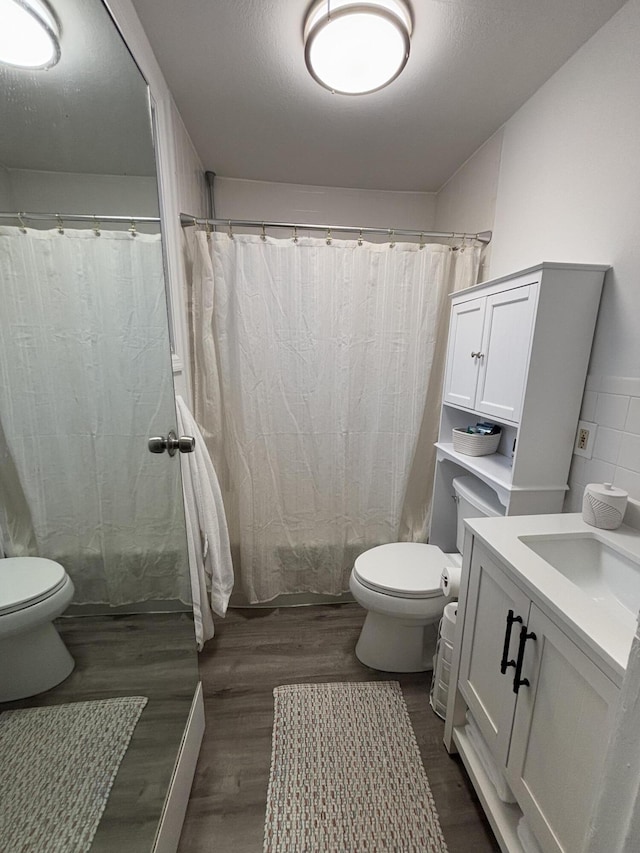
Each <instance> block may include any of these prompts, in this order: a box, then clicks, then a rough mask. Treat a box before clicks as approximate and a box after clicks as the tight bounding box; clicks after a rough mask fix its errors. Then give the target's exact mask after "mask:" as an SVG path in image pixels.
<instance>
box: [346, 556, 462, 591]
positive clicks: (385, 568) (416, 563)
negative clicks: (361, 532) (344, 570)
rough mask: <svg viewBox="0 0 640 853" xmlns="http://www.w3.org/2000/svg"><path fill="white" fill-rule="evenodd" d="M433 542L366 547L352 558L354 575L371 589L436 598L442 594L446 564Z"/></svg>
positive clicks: (448, 561)
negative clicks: (442, 578) (430, 543)
mask: <svg viewBox="0 0 640 853" xmlns="http://www.w3.org/2000/svg"><path fill="white" fill-rule="evenodd" d="M450 562H451V560H450V559H449V558H448V555H446V554H445V553H443V552H442V551H441V550H440V548H438V547H437V546H436V545H425V544H423V543H421V542H392V543H390V544H388V545H378V546H377V547H376V548H370V549H369V550H368V551H365V552H364V554H360V556H359V557H357V558H356V561H355V563H354V567H353V574H354V576H355V578H356V579H357V580H358V581H359V582H360V583H361V584H362V586H365V587H367V588H368V589H370V590H373V591H374V592H378V593H380V594H384V595H389V596H394V597H396V598H417V599H425V598H436V597H438V596H441V595H443V592H442V590H441V589H440V577H441V575H442V570H443V569H444V568H445V566H448V565H449V564H450Z"/></svg>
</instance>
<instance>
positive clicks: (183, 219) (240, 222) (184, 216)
mask: <svg viewBox="0 0 640 853" xmlns="http://www.w3.org/2000/svg"><path fill="white" fill-rule="evenodd" d="M180 224H181V225H182V227H183V228H188V227H189V226H193V225H221V226H225V227H231V228H233V227H234V226H235V227H237V228H287V229H293V228H300V229H301V230H303V231H325V232H331V233H334V232H343V233H344V232H348V233H350V234H354V233H355V234H386V235H387V236H388V237H391V238H393V237H438V238H439V239H442V240H455V239H459V240H477V241H478V242H479V243H490V242H491V236H492V232H491V231H480V232H478V233H477V234H465V233H464V232H461V231H418V230H413V229H409V228H360V226H357V225H303V224H301V223H299V222H263V221H258V220H253V219H204V218H201V217H199V216H190V215H189V214H188V213H181V214H180Z"/></svg>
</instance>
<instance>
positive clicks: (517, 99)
mask: <svg viewBox="0 0 640 853" xmlns="http://www.w3.org/2000/svg"><path fill="white" fill-rule="evenodd" d="M133 2H134V5H135V7H136V9H137V11H138V14H139V16H140V19H141V21H142V23H143V26H144V28H145V30H146V32H147V35H148V37H149V40H150V42H151V44H152V46H153V49H154V51H155V54H156V57H157V59H158V61H159V63H160V66H161V68H162V70H163V72H164V75H165V77H166V79H167V82H168V84H169V87H170V88H171V90H172V92H173V94H174V97H175V100H176V103H177V105H178V108H179V110H180V112H181V114H182V117H183V119H184V121H185V124H186V126H187V129H188V131H189V133H190V135H191V137H192V139H193V141H194V143H195V146H196V148H197V150H198V152H199V154H200V157H201V159H202V161H203V163H204V165H205V168H206V169H211V170H213V171H215V172H216V173H217V174H219V175H223V176H225V177H237V178H251V179H256V180H266V181H285V182H293V183H306V184H318V185H329V186H344V187H362V188H378V189H396V190H401V189H404V190H422V191H435V190H437V189H439V188H440V187H441V186H442V184H443V183H444V182H445V181H446V180H447V179H448V178H449V177H450V176H451V175H452V173H453V172H454V171H455V170H456V169H457V168H458V167H459V166H460V165H461V164H462V163H463V162H464V161H465V160H466V159H467V158H468V157H469V156H470V155H471V154H472V153H473V152H474V151H475V150H476V149H477V148H478V147H479V146H480V145H481V144H482V143H483V142H484V141H485V140H486V139H488V138H489V137H490V136H491V135H492V134H493V133H494V132H495V131H496V130H497V129H498V128H499V127H500V125H501V124H503V123H504V122H505V121H506V119H507V118H509V116H511V115H512V114H513V113H514V112H515V110H517V109H518V107H519V106H521V104H523V103H524V101H526V100H527V98H529V97H530V95H532V94H533V93H534V92H535V91H536V89H538V88H539V87H540V86H541V85H542V83H544V82H545V80H547V79H548V78H549V77H550V76H551V75H552V74H553V73H554V72H555V71H556V70H557V69H558V68H559V67H560V66H561V65H562V64H563V63H564V62H565V61H566V60H567V59H568V58H569V57H570V56H571V55H572V54H573V53H574V52H575V51H576V50H577V48H579V47H580V45H582V44H583V43H584V42H585V41H586V40H587V39H588V38H589V37H590V36H591V35H593V33H595V32H596V30H598V29H599V28H600V27H601V26H602V25H603V24H604V23H605V22H606V21H607V20H608V19H609V18H610V17H611V16H612V15H613V14H614V13H615V12H616V11H617V10H618V9H619V8H620V7H621V6H622V5H623V4H624V0H413V2H412V8H413V17H414V24H415V26H414V34H413V38H412V48H411V55H410V57H409V62H408V64H407V67H406V69H405V70H404V72H403V73H402V75H401V76H400V77H399V78H398V79H397V80H396V81H395V82H394V83H392V84H391V85H390V86H389V87H387V88H386V89H384V90H382V91H380V92H377V93H374V94H371V95H365V96H359V97H358V96H356V97H349V96H344V95H332V94H331V93H330V92H328V91H327V90H325V89H323V88H322V87H320V86H319V85H318V84H317V83H315V82H314V81H313V80H312V78H311V77H310V76H309V74H308V73H307V71H306V67H305V64H304V57H303V44H302V28H303V19H304V15H305V12H306V10H307V8H308V6H309V0H180V2H174V3H171V2H163V3H159V2H158V0H133Z"/></svg>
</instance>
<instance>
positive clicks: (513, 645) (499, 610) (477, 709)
mask: <svg viewBox="0 0 640 853" xmlns="http://www.w3.org/2000/svg"><path fill="white" fill-rule="evenodd" d="M529 603H530V602H529V599H528V597H527V596H526V595H525V594H524V593H523V592H522V591H521V590H520V589H519V587H517V586H516V585H515V584H514V583H513V581H511V580H510V579H509V577H507V575H506V574H505V572H504V571H502V569H500V568H498V566H497V565H496V564H495V563H494V562H493V560H491V559H490V557H489V556H488V554H487V551H486V550H485V549H484V548H483V547H482V546H480V545H478V544H477V543H476V544H474V547H473V556H472V559H471V569H470V574H469V590H468V593H467V604H466V609H465V623H464V634H463V641H462V651H461V657H460V673H459V676H458V686H459V689H460V692H461V693H462V695H463V696H464V699H465V701H466V702H467V705H468V706H469V710H470V711H471V714H472V715H473V718H474V720H475V721H476V723H477V724H478V728H479V729H480V731H481V732H482V734H483V735H484V738H485V740H486V742H487V744H488V746H489V747H490V749H491V751H492V752H493V755H494V757H495V759H496V761H497V762H498V764H499V765H500V766H501V767H504V766H505V765H506V763H507V753H508V751H509V740H510V738H511V725H512V722H513V712H514V707H515V703H516V695H515V693H514V692H513V675H514V670H515V666H509V667H507V668H506V672H505V673H503V672H502V671H501V663H502V661H503V657H504V659H505V660H506V661H515V659H516V655H517V651H518V636H519V628H520V625H521V624H524V625H526V624H527V617H528V613H529ZM510 612H511V613H512V615H513V617H515V618H516V619H519V620H520V622H517V621H516V622H514V623H513V624H512V626H511V628H510V629H509V627H508V624H507V619H508V616H509V613H510ZM508 633H510V642H509V643H508V644H507V647H506V656H505V655H504V652H505V642H506V639H507V634H508Z"/></svg>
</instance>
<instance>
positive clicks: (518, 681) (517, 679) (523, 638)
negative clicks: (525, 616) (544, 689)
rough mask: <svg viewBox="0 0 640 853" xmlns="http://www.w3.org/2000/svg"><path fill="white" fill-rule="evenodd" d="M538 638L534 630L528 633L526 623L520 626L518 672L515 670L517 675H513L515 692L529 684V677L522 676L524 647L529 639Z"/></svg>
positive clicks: (534, 639)
mask: <svg viewBox="0 0 640 853" xmlns="http://www.w3.org/2000/svg"><path fill="white" fill-rule="evenodd" d="M537 639H538V638H537V637H536V635H535V633H534V632H533V631H530V632H529V633H527V629H526V626H525V625H523V626H522V628H520V645H519V646H518V662H517V663H516V672H515V675H514V676H513V692H514V693H517V692H518V691H519V690H520V688H521V687H522V685H523V684H524V686H525V687H528V686H529V679H528V678H521V676H522V663H523V661H524V647H525V645H526V643H527V640H533V641H534V642H535V641H536V640H537Z"/></svg>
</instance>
